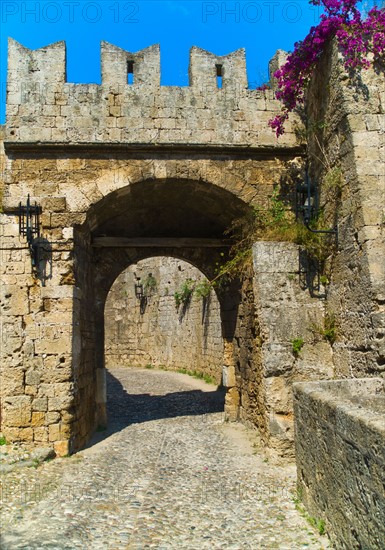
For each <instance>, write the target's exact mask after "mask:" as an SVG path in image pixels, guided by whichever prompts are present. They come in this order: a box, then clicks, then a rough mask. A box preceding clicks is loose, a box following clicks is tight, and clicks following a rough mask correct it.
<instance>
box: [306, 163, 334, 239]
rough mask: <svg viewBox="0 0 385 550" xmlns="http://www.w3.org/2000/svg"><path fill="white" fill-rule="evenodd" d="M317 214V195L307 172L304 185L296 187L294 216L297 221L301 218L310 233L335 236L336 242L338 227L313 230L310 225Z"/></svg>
mask: <svg viewBox="0 0 385 550" xmlns="http://www.w3.org/2000/svg"><path fill="white" fill-rule="evenodd" d="M317 214H318V194H317V188H316V186H315V184H313V183H312V182H311V180H310V177H309V174H308V171H307V170H306V174H305V183H304V184H299V185H297V194H296V216H297V219H298V218H299V217H302V219H303V223H304V225H305V227H306V228H307V229H308V230H309V231H311V232H312V233H322V234H326V235H327V234H329V235H335V237H336V240H338V226H337V225H335V226H334V227H333V228H332V229H313V228H312V227H310V223H311V221H312V220H314V219H315V218H316V217H317Z"/></svg>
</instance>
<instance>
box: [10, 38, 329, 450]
mask: <svg viewBox="0 0 385 550" xmlns="http://www.w3.org/2000/svg"><path fill="white" fill-rule="evenodd" d="M277 59H278V58H275V60H273V63H272V64H273V65H274V64H275V63H276V62H277ZM218 66H220V67H221V74H222V76H223V79H222V80H223V82H222V87H221V88H218V87H217V78H216V75H217V68H218ZM130 71H131V72H132V71H133V75H134V81H133V84H129V83H128V79H127V74H128V72H130ZM159 74H160V69H159V48H158V47H157V46H152V47H150V48H147V49H145V50H142V51H140V52H137V53H129V52H126V51H123V50H121V49H119V48H117V47H115V46H112V45H110V44H107V43H103V44H102V76H103V81H102V84H101V85H95V84H87V85H82V84H71V83H67V82H66V81H65V45H64V43H62V42H60V43H57V44H53V45H51V46H48V47H46V48H42V49H40V50H36V51H30V50H28V49H26V48H24V47H23V46H21V45H20V44H18V43H16V42H14V41H13V40H11V41H10V44H9V62H8V96H7V97H8V100H7V124H6V130H5V139H4V143H5V162H6V171H5V174H6V179H5V181H6V184H5V190H4V216H3V221H2V231H3V238H2V246H3V249H4V254H6V255H7V254H8V256H9V260H11V262H9V266H10V267H7V268H6V270H5V275H4V279H3V280H4V285H3V297H2V300H3V308H4V309H3V316H2V319H3V349H2V353H3V373H2V381H3V384H2V392H3V396H2V407H3V410H2V430H3V432H4V433H5V434H6V437H7V438H8V439H11V440H28V441H35V442H37V443H39V444H41V443H44V442H50V443H52V444H54V446H55V448H56V451H57V452H58V453H59V454H66V453H68V452H72V451H74V450H76V449H79V448H80V447H81V446H82V445H84V444H85V443H86V441H87V439H88V438H89V437H90V436H91V434H92V433H93V431H94V430H95V428H96V427H97V426H98V425H100V424H103V423H105V422H106V421H107V419H106V417H105V388H104V379H105V376H104V342H103V341H104V321H103V311H104V306H105V300H106V296H107V293H108V291H109V289H110V287H111V285H112V283H113V281H114V280H115V279H116V277H117V276H118V275H119V274H120V273H121V272H122V271H123V270H124V269H126V268H127V267H128V266H130V265H131V264H133V263H135V262H137V261H139V260H141V259H143V258H147V257H151V256H159V255H162V256H172V257H177V258H181V259H185V260H186V261H188V262H190V263H191V264H193V265H194V266H196V267H198V268H199V269H200V270H201V271H202V272H203V273H204V274H205V275H207V276H208V277H209V278H210V277H212V276H213V275H214V267H215V262H216V258H217V257H219V255H220V254H221V253H222V254H226V253H227V250H228V248H227V246H226V242H225V241H224V239H225V231H226V229H227V228H228V227H229V225H230V224H231V223H232V222H233V221H234V220H235V219H237V218H239V217H240V216H241V215H242V214H243V213H245V211H247V209H248V208H249V207H250V205H256V204H262V203H264V202H265V201H266V199H267V198H268V197H269V196H270V195H271V193H272V190H273V187H274V186H276V185H280V184H282V182H284V180H285V177H286V174H287V172H288V164H290V162H291V161H292V160H293V159H295V158H296V157H301V156H302V155H303V150H302V149H301V147H299V146H298V145H296V141H295V138H294V134H293V132H292V131H291V130H290V124H288V131H287V132H286V134H285V135H284V137H283V138H282V139H281V140H280V141H279V142H278V141H277V140H276V138H275V136H274V134H273V133H272V132H271V130H270V129H269V128H268V125H267V122H268V120H269V119H270V118H271V117H272V116H274V115H275V114H276V113H277V112H278V111H279V108H280V107H279V104H278V102H277V101H276V100H274V99H273V95H272V94H273V92H272V90H265V91H258V90H249V89H248V88H247V78H246V68H245V57H244V52H243V51H242V50H239V51H237V52H234V53H232V54H229V55H228V56H224V57H217V56H214V55H213V54H211V53H208V52H205V51H203V50H200V49H199V48H192V50H191V57H190V86H188V87H185V88H179V87H163V86H160V77H159ZM272 86H274V83H273V82H272ZM28 196H30V199H31V204H32V209H33V208H34V205H35V203H36V205H37V207H38V208H37V210H36V213H37V211H38V210H39V212H40V214H39V220H38V224H39V227H40V236H39V237H38V236H37V233H35V234H33V235H32V237H33V239H32V241H31V247H30V249H29V247H28V245H27V244H26V235H25V234H24V235H23V234H20V233H19V229H20V228H19V214H20V212H19V203H22V205H23V204H24V203H25V202H26V200H27V197H28ZM23 216H24V218H25V211H24V210H23V211H22V216H21V218H23ZM32 229H34V228H32ZM27 237H28V235H27ZM273 245H274V243H270V244H266V248H265V249H263V246H264V245H263V244H262V243H260V245H259V249H258V251H257V252H256V254H257V256H256V264H255V265H256V267H255V269H256V277H255V280H254V290H257V294H258V296H257V297H256V300H259V302H260V303H262V305H263V303H264V300H266V297H264V296H263V292H267V289H268V284H270V282H271V280H274V279H275V275H273V273H274V272H276V274H277V273H278V275H279V277H280V276H281V275H282V273H283V272H297V271H298V265H297V263H296V262H297V256H296V250H294V248H295V247H294V248H293V246H294V245H283V244H282V243H279V244H278V245H277V247H276V248H274V250H273V248H272V246H273ZM290 246H291V248H290ZM283 247H286V248H285V249H284V248H283ZM31 255H32V256H35V265H34V266H33V265H32V264H31ZM259 266H260V267H259ZM258 270H259V271H260V274H261V277H260V278H259V279H258V276H257V275H258ZM266 276H267V278H268V279H269V281H270V282H268V283H267V282H266ZM279 277H278V278H279ZM279 284H281V282H280V283H279ZM264 285H265V286H264ZM281 286H282V285H281ZM307 299H308V300H310V301H311V298H309V297H308V298H307ZM219 300H220V308H221V322H222V336H223V339H224V358H223V366H224V382H225V384H226V386H227V398H226V413H227V415H228V416H229V418H231V419H237V418H242V419H244V420H248V421H249V422H251V423H252V424H254V425H257V426H259V428H260V429H261V431H262V434H263V435H264V437H265V438H266V439H268V438H269V437H270V440H271V441H273V439H274V437H276V438H278V439H279V438H281V439H283V440H284V441H285V442H284V444H283V448H284V449H286V450H287V449H289V447H290V444H291V443H290V438H291V431H290V430H289V427H290V426H291V401H290V397H289V389H288V388H289V384H290V383H291V381H292V380H291V379H290V377H287V372H288V371H290V369H291V368H292V366H293V362H294V359H293V357H292V355H291V353H289V351H288V343H287V337H286V343H285V344H284V345H283V344H282V342H281V340H282V338H281V340H279V339H278V340H277V341H274V339H271V338H270V340H269V335H268V334H267V333H263V331H262V333H261V330H260V323H259V320H258V319H257V318H256V309H255V304H256V302H255V300H254V298H253V284H252V281H246V282H243V283H241V282H240V281H234V282H233V283H232V285H230V286H229V287H227V288H226V289H224V290H223V291H222V292H221V293H220V294H219ZM290 300H291V304H293V301H294V297H293V296H292V297H291V298H290ZM304 303H305V298H302V302H301V305H303V304H304ZM309 303H310V302H309ZM311 304H312V311H313V312H314V315H316V316H317V315H321V313H320V312H321V309H320V306H319V304H317V303H313V302H311ZM300 309H301V308H299V310H300ZM277 311H278V316H279V307H278V309H277ZM303 315H304V313H303ZM296 322H300V315H299V316H298V319H297V320H296ZM293 336H295V329H293ZM263 342H266V346H265V349H264V352H263V353H264V355H263V357H264V359H263V360H262V359H261V357H262V355H261V353H262V351H261V350H262V348H261V345H262V343H263ZM282 360H283V361H284V365H283V366H282ZM263 361H264V362H263ZM269 361H270V362H269ZM285 361H286V362H285ZM274 362H275V363H274ZM276 363H279V367H277V365H276ZM280 369H281V370H280ZM282 369H283V370H282ZM290 372H291V371H290ZM283 373H284V374H285V376H283ZM316 374H317V375H318V376H319V375H320V374H321V375H322V373H319V372H318V373H316ZM301 376H302V374H301V372H299V377H301ZM270 387H271V393H269V391H270V389H269V388H270ZM269 395H271V396H273V397H271V398H269ZM274 430H275V431H274ZM287 430H289V432H290V434H289V435H287Z"/></svg>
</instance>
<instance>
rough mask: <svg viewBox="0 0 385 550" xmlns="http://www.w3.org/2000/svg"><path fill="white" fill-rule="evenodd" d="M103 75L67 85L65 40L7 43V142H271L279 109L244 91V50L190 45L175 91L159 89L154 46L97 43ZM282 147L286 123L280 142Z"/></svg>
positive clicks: (288, 140) (262, 94)
mask: <svg viewBox="0 0 385 550" xmlns="http://www.w3.org/2000/svg"><path fill="white" fill-rule="evenodd" d="M278 53H279V56H280V57H282V54H283V52H278ZM277 60H278V57H277V55H276V56H275V57H274V58H273V60H272V62H271V73H272V72H273V71H274V70H275V68H276V67H275V65H276V63H277ZM101 74H102V83H101V84H100V85H99V84H73V83H69V82H67V81H66V45H65V42H57V43H55V44H51V45H49V46H46V47H44V48H40V49H38V50H30V49H28V48H25V47H24V46H22V45H21V44H19V43H18V42H16V41H15V40H13V39H10V41H9V52H8V83H7V137H6V141H7V142H13V143H17V142H23V143H24V142H32V143H36V142H57V143H93V142H98V143H138V142H139V143H153V142H157V143H158V142H159V143H168V144H173V143H177V144H180V143H200V144H216V145H222V144H223V145H224V144H226V145H246V146H262V147H263V146H266V145H267V146H271V145H277V141H276V138H275V136H274V133H273V132H272V131H271V129H270V128H269V127H268V121H269V120H270V119H271V118H272V117H274V116H275V114H276V113H277V112H279V111H280V108H281V106H280V104H279V102H278V101H276V100H275V99H274V92H273V90H272V89H270V90H266V91H260V90H250V89H248V84H247V72H246V59H245V51H244V50H243V49H239V50H236V51H234V52H232V53H230V54H228V55H225V56H216V55H214V54H213V53H211V52H208V51H205V50H203V49H201V48H198V47H195V46H194V47H192V48H191V50H190V64H189V86H184V87H180V86H161V85H160V76H161V75H160V48H159V45H153V46H149V47H148V48H144V49H143V50H140V51H138V52H129V51H126V50H123V49H122V48H119V47H117V46H114V45H113V44H110V43H108V42H102V44H101ZM271 79H272V76H271ZM272 84H273V79H272ZM272 87H274V86H272ZM288 145H294V136H293V135H292V134H291V132H290V125H289V126H288V132H287V133H286V135H285V137H284V138H283V139H281V140H280V142H279V146H288Z"/></svg>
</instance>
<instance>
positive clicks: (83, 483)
mask: <svg viewBox="0 0 385 550" xmlns="http://www.w3.org/2000/svg"><path fill="white" fill-rule="evenodd" d="M109 403H110V406H109V417H110V428H109V430H108V432H104V433H100V434H97V435H98V437H99V441H96V442H95V441H94V442H93V444H92V445H91V446H89V447H88V448H87V449H85V450H83V451H81V452H80V453H77V454H76V455H74V456H73V457H69V458H62V459H55V460H53V461H52V462H47V463H44V464H43V465H41V466H39V467H38V468H36V469H35V468H23V469H22V470H20V471H15V472H11V473H9V474H6V475H5V476H3V494H2V497H3V501H4V502H3V504H4V506H3V511H2V528H3V534H2V539H1V548H2V549H4V550H11V549H12V550H16V549H25V550H27V549H43V548H51V549H60V550H64V549H68V550H70V549H71V550H72V549H78V548H79V549H82V550H84V549H87V550H88V549H90V550H91V549H92V550H98V549H111V550H112V549H113V550H120V549H122V550H123V549H138V550H139V549H140V550H141V549H145V548H156V549H159V550H160V549H173V548H175V549H181V550H182V549H186V550H187V549H188V550H201V549H210V550H236V549H252V550H257V549H258V550H259V549H269V550H271V549H275V548H279V549H282V550H283V549H290V550H297V549H300V548H310V549H321V548H327V547H328V545H327V542H326V539H325V538H322V537H320V536H319V535H318V534H316V533H315V532H314V531H313V529H312V528H311V527H309V525H308V524H307V523H306V521H305V520H304V519H303V518H302V517H301V516H300V515H299V514H298V512H297V511H296V510H295V507H294V504H293V502H292V493H293V491H294V487H295V469H294V465H285V466H279V465H277V464H275V465H273V464H271V461H268V460H267V459H266V458H264V456H263V453H261V452H260V451H258V449H256V448H255V447H253V445H252V441H253V440H254V439H255V435H254V434H252V433H250V432H248V431H247V430H246V429H245V428H243V427H242V426H240V425H238V424H236V425H234V424H228V423H225V422H224V421H223V413H222V411H223V395H222V394H221V393H220V392H216V391H215V388H214V387H213V386H209V385H207V384H205V383H204V382H201V381H198V380H194V379H192V378H189V377H188V376H185V375H181V374H176V373H170V372H164V371H155V370H139V369H122V368H120V369H114V370H112V371H111V372H110V375H109Z"/></svg>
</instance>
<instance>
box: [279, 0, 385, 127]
mask: <svg viewBox="0 0 385 550" xmlns="http://www.w3.org/2000/svg"><path fill="white" fill-rule="evenodd" d="M359 1H360V0H310V2H311V3H312V4H314V5H322V6H323V7H324V10H325V11H324V13H323V14H322V15H321V18H320V19H321V20H320V22H319V24H318V25H317V26H315V27H312V28H311V29H310V31H309V34H308V35H307V36H306V37H305V38H304V40H302V41H300V42H296V43H295V44H294V51H293V52H292V53H291V54H289V56H288V57H287V60H286V63H285V64H284V65H283V66H282V67H281V68H280V69H279V70H278V71H276V72H275V73H274V76H275V78H276V79H277V80H278V91H277V92H276V97H277V99H279V100H281V101H282V103H283V108H282V113H280V114H279V115H277V116H276V117H275V118H274V119H272V120H270V121H269V126H270V127H271V128H272V129H273V130H274V131H275V133H276V135H277V137H279V136H280V135H282V134H283V133H284V124H285V121H286V120H287V118H288V116H289V112H291V111H293V110H294V109H295V108H296V107H297V106H298V105H301V104H302V103H303V102H304V99H305V90H306V88H307V85H308V83H309V81H310V78H311V76H312V73H313V70H314V68H315V66H316V63H317V61H318V59H319V58H320V57H321V55H322V52H323V50H324V47H325V45H326V43H327V42H328V41H329V40H330V39H331V38H333V37H336V39H337V41H338V44H339V46H340V48H341V51H342V54H343V56H344V64H345V68H346V69H347V70H353V69H356V68H357V67H362V68H368V67H369V66H370V62H369V60H368V54H369V53H372V54H373V55H374V59H378V58H380V57H382V58H383V57H384V52H385V9H378V8H377V7H374V8H372V9H371V10H370V11H369V12H368V14H367V16H366V18H363V17H362V14H361V13H360V11H359V10H358V9H357V4H358V2H359Z"/></svg>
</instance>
